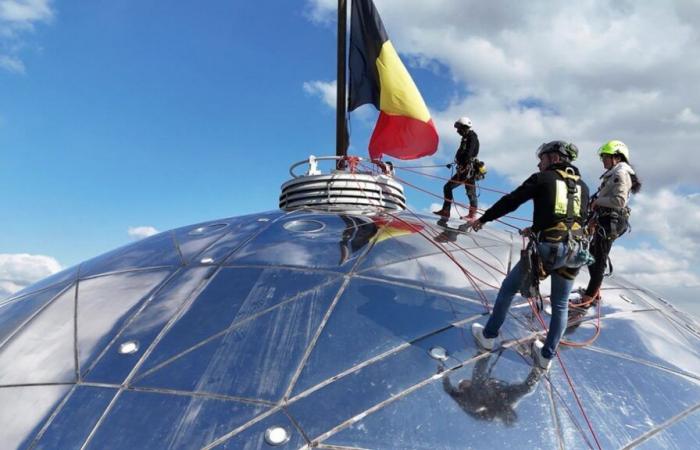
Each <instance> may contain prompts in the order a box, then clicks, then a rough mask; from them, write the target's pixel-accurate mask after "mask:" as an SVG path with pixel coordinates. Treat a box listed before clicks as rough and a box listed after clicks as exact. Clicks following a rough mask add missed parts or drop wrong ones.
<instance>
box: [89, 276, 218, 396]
mask: <svg viewBox="0 0 700 450" xmlns="http://www.w3.org/2000/svg"><path fill="white" fill-rule="evenodd" d="M213 271H214V268H212V267H193V268H189V269H182V270H181V271H180V272H179V273H177V274H176V276H175V277H173V278H172V279H169V280H168V281H167V284H166V285H165V286H164V287H163V288H162V289H161V290H159V291H158V292H157V293H156V294H155V296H154V298H153V299H152V300H150V301H149V302H148V304H147V305H145V308H144V309H143V311H141V312H139V313H137V315H136V317H134V320H133V321H131V322H130V323H129V324H128V325H126V327H125V328H124V329H123V330H122V331H121V332H120V334H119V335H117V336H115V339H114V340H113V341H112V342H111V344H110V345H109V346H107V347H105V349H104V351H103V353H102V355H101V356H100V357H99V358H100V359H99V360H96V361H95V363H94V365H92V366H89V367H87V368H86V371H87V374H86V375H84V377H85V379H86V380H88V381H95V382H100V383H115V384H121V383H122V382H123V381H124V379H125V378H126V376H127V375H128V374H129V373H130V372H131V371H132V370H133V369H134V367H135V365H136V363H138V362H139V361H140V360H141V358H142V357H143V355H144V354H145V352H147V351H148V349H149V347H150V346H151V344H152V343H153V341H154V340H155V338H156V337H157V336H158V334H159V333H160V332H161V331H162V330H163V329H164V328H165V326H166V325H167V324H168V323H169V322H170V320H171V319H173V318H174V317H175V315H176V314H177V313H178V311H180V309H181V308H183V307H184V305H185V304H186V303H187V302H189V301H192V300H194V297H196V294H197V292H198V290H199V289H201V288H202V287H203V284H204V283H206V281H207V277H208V276H209V275H211V274H212V272H213ZM128 342H133V343H135V344H136V347H137V349H136V350H135V351H134V352H133V353H129V354H124V353H120V352H119V349H120V346H121V345H122V344H123V343H128Z"/></svg>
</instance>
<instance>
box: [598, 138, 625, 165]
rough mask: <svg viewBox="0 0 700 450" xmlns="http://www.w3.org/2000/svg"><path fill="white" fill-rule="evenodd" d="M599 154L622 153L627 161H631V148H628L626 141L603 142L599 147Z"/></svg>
mask: <svg viewBox="0 0 700 450" xmlns="http://www.w3.org/2000/svg"><path fill="white" fill-rule="evenodd" d="M598 154H599V155H600V156H603V155H610V156H612V155H622V156H623V157H624V158H625V161H626V162H629V160H630V149H629V148H627V146H626V145H625V143H624V142H622V141H616V140H612V141H608V142H606V143H605V144H603V146H602V147H600V148H599V149H598Z"/></svg>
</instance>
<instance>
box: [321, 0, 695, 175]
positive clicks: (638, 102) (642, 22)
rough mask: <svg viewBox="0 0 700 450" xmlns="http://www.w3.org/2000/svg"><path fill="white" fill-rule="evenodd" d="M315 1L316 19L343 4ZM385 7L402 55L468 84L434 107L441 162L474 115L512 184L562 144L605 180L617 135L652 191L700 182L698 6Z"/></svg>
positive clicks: (444, 3) (386, 3)
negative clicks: (604, 151)
mask: <svg viewBox="0 0 700 450" xmlns="http://www.w3.org/2000/svg"><path fill="white" fill-rule="evenodd" d="M308 5H309V9H310V11H311V12H310V13H309V14H310V16H311V17H315V18H319V17H326V18H328V17H332V16H333V15H334V14H335V8H336V7H337V2H335V1H330V0H327V1H322V0H312V1H310V2H309V3H308ZM375 5H376V6H377V9H378V10H379V12H380V13H381V16H382V19H383V21H384V23H385V25H386V28H387V32H388V34H389V37H390V38H391V40H392V41H393V42H394V46H395V47H396V48H397V50H398V51H399V52H400V53H401V54H402V57H403V58H404V62H408V63H413V64H415V65H417V66H419V67H432V66H434V65H436V64H437V65H439V66H440V67H443V68H444V69H443V70H442V72H443V73H445V72H446V73H447V74H448V75H449V76H450V77H451V79H452V81H454V82H455V83H456V84H457V86H458V87H457V88H456V89H455V92H453V93H448V94H447V97H448V98H449V97H450V95H452V96H453V98H454V100H453V101H452V103H451V104H450V105H449V106H448V107H445V108H441V109H440V110H435V109H434V108H433V109H432V110H431V112H432V113H433V116H434V117H433V118H434V120H435V122H436V124H437V125H438V129H439V131H440V136H441V140H442V142H443V145H441V153H440V154H439V155H437V159H438V160H443V161H449V160H451V159H452V157H453V154H454V149H455V148H456V142H457V136H456V134H455V133H454V129H453V128H452V123H453V122H454V120H455V118H456V117H459V116H461V115H465V114H466V115H468V116H470V117H471V118H472V119H473V120H474V123H475V129H476V131H477V133H479V137H480V140H481V143H482V150H483V151H482V152H483V157H484V159H485V160H486V162H487V163H488V164H489V167H490V168H491V169H492V170H494V171H497V172H499V173H500V174H501V175H504V176H506V177H507V178H508V179H510V180H511V181H512V182H513V183H519V182H520V181H522V180H523V179H524V178H525V177H526V176H527V175H528V174H529V173H530V172H532V171H534V170H535V161H534V156H533V154H534V150H535V149H536V148H537V146H538V145H539V144H541V143H542V142H544V141H549V140H553V139H567V140H571V141H573V142H575V143H576V144H577V145H578V146H579V148H581V150H582V156H581V160H580V162H579V165H580V166H581V168H582V170H583V171H584V176H585V177H586V178H587V179H588V180H589V181H591V182H595V181H596V179H597V176H598V174H600V172H601V171H602V166H601V164H600V162H599V161H598V160H597V155H596V153H595V150H596V149H597V148H598V147H599V146H600V145H601V144H602V143H603V142H605V141H607V140H610V139H614V138H615V139H621V140H623V141H624V142H625V143H627V144H628V146H629V147H630V148H631V150H632V159H633V163H634V164H635V166H636V167H637V169H638V170H639V172H640V174H641V175H642V176H643V177H644V179H645V180H646V182H647V183H648V184H649V185H650V186H652V187H654V188H660V187H663V186H666V185H676V184H677V183H690V184H693V183H695V184H697V175H696V173H695V172H696V170H695V167H693V165H692V164H686V165H681V166H679V165H678V164H677V160H678V159H680V158H682V157H684V155H685V153H684V152H685V149H688V148H694V147H695V146H696V145H697V142H698V141H700V128H697V127H688V125H694V124H696V123H698V122H697V121H699V120H700V117H698V113H696V112H695V111H699V110H700V109H699V108H700V92H696V91H697V90H693V89H688V86H694V85H695V84H697V83H696V80H697V79H698V78H700V28H699V27H697V26H696V22H695V20H696V19H698V20H700V3H698V2H688V1H681V0H677V1H673V2H630V1H625V2H619V1H614V0H601V1H593V0H588V1H584V2H568V3H567V2H552V1H546V2H534V3H533V2H520V3H513V2H482V1H478V0H472V1H468V0H436V1H432V2H425V1H422V0H375ZM414 69H415V67H414ZM445 87H446V89H450V83H448V82H446V83H445ZM464 92H467V93H468V94H466V95H465V94H464ZM429 106H432V105H429ZM659 149H663V152H660V151H659Z"/></svg>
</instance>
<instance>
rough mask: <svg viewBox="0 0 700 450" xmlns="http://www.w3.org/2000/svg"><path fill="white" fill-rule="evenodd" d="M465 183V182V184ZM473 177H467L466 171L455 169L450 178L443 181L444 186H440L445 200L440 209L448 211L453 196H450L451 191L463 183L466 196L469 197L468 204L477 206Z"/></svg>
mask: <svg viewBox="0 0 700 450" xmlns="http://www.w3.org/2000/svg"><path fill="white" fill-rule="evenodd" d="M465 183H466V184H465ZM475 183H476V182H475V180H474V178H469V179H468V178H467V171H466V170H465V171H461V172H460V171H459V170H458V171H457V172H455V174H454V175H452V178H450V180H449V181H448V182H447V183H445V186H443V188H442V193H443V196H444V197H445V202H444V203H443V204H442V210H443V211H449V210H450V207H451V206H452V200H453V199H454V197H453V196H452V191H453V190H454V189H455V188H456V187H457V186H461V185H464V188H465V190H466V191H467V198H469V206H470V207H473V208H476V207H478V206H479V205H478V203H479V200H478V198H477V196H476V184H475Z"/></svg>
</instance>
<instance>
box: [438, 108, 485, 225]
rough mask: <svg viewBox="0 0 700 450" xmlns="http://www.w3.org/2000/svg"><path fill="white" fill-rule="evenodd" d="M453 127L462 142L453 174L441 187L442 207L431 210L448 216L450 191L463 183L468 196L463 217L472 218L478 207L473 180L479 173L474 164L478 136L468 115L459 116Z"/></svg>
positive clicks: (477, 150)
mask: <svg viewBox="0 0 700 450" xmlns="http://www.w3.org/2000/svg"><path fill="white" fill-rule="evenodd" d="M455 128H456V129H457V133H459V135H460V136H462V142H461V143H460V144H459V149H457V154H456V155H455V161H454V164H455V165H456V170H455V174H454V175H453V176H452V178H450V180H449V181H448V182H447V183H445V186H444V187H443V188H442V191H443V195H444V197H445V201H444V203H443V204H442V209H439V210H437V211H433V212H434V213H435V214H437V215H438V216H442V217H450V208H451V207H452V201H453V199H454V197H453V196H452V191H453V190H454V189H455V188H456V187H457V186H461V185H464V188H465V189H466V191H467V197H468V198H469V214H468V215H467V216H466V217H465V218H466V219H467V220H473V219H475V218H476V208H477V207H478V199H477V196H476V184H475V181H476V178H477V176H478V175H479V167H478V166H477V165H476V161H477V160H476V157H477V155H478V154H479V137H478V136H477V135H476V133H475V132H474V130H472V121H471V120H470V119H469V117H460V118H459V119H458V120H457V121H456V122H455ZM448 167H452V164H448Z"/></svg>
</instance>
